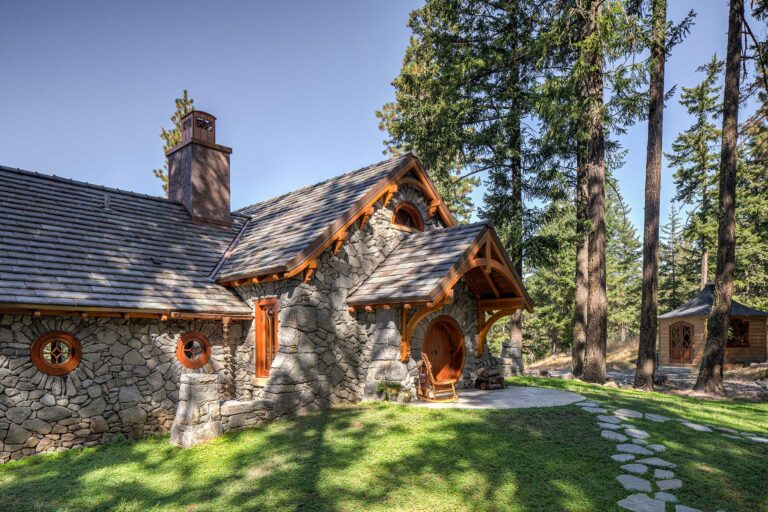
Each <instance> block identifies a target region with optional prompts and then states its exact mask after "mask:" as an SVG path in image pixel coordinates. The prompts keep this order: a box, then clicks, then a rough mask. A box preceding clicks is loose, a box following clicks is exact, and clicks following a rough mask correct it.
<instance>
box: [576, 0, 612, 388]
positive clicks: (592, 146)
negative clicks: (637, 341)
mask: <svg viewBox="0 0 768 512" xmlns="http://www.w3.org/2000/svg"><path fill="white" fill-rule="evenodd" d="M589 10H590V12H589V19H588V20H587V34H590V35H591V34H593V33H594V32H595V31H597V24H598V21H599V18H600V15H601V10H602V1H600V0H595V1H593V2H590V8H589ZM582 58H584V60H585V62H586V63H587V65H588V66H589V71H587V72H586V76H585V77H584V79H583V80H582V83H581V87H582V97H583V98H584V99H585V100H586V105H585V113H584V116H585V117H584V125H585V132H586V135H587V140H586V149H587V151H586V157H587V161H586V166H587V191H588V194H589V201H588V205H587V208H588V210H587V216H588V218H589V220H590V221H591V222H592V226H591V231H590V233H589V254H588V261H589V264H588V272H589V277H588V280H587V282H588V291H589V300H588V302H587V304H588V307H587V349H586V361H585V363H584V380H586V381H587V382H597V383H600V384H603V383H604V382H605V351H606V342H607V324H608V322H607V312H608V311H607V306H608V300H607V296H606V275H605V274H606V272H605V132H604V127H603V55H602V52H601V50H600V48H599V45H596V47H595V48H592V49H590V50H589V53H588V54H586V55H584V56H583V57H582Z"/></svg>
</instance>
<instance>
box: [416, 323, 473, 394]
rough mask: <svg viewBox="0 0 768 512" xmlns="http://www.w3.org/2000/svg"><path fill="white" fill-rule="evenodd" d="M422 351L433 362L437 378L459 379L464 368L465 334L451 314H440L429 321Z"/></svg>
mask: <svg viewBox="0 0 768 512" xmlns="http://www.w3.org/2000/svg"><path fill="white" fill-rule="evenodd" d="M422 352H424V353H425V354H427V357H428V358H429V362H430V363H431V364H432V374H433V375H434V377H435V379H436V380H447V379H458V378H460V377H461V372H462V370H463V369H464V335H463V334H462V332H461V328H460V327H459V324H458V323H456V320H454V319H453V318H451V317H450V316H447V315H443V316H438V317H437V318H435V319H433V320H432V321H431V322H429V325H428V326H427V331H426V333H425V334H424V345H423V347H422Z"/></svg>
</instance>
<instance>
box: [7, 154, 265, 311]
mask: <svg viewBox="0 0 768 512" xmlns="http://www.w3.org/2000/svg"><path fill="white" fill-rule="evenodd" d="M0 190H2V195H0V304H15V305H19V304H24V305H40V306H43V307H51V306H60V307H67V308H70V307H74V308H117V309H121V310H123V309H125V310H131V309H140V310H159V311H179V312H206V313H229V314H249V313H250V309H249V308H248V307H247V306H246V305H245V303H243V302H242V300H240V298H239V297H238V296H237V295H236V294H235V293H234V292H233V291H232V290H229V289H227V288H225V287H223V286H220V285H218V284H216V283H215V282H213V281H212V280H210V279H209V278H208V276H209V275H210V273H211V271H212V270H213V269H214V267H215V266H216V263H217V262H218V261H219V259H220V258H221V255H222V254H223V253H224V252H225V251H226V250H227V247H229V245H230V243H231V242H232V240H233V239H234V238H235V236H236V235H237V233H238V231H239V230H240V228H241V227H242V225H243V223H244V222H245V217H244V216H241V215H236V216H234V217H233V219H232V225H231V227H230V228H229V229H222V228H220V227H213V226H208V225H203V224H196V223H194V222H192V221H191V219H190V217H189V214H188V213H187V211H186V210H185V209H184V207H183V206H181V205H180V204H178V203H175V202H173V201H170V200H167V199H165V198H158V197H153V196H146V195H142V194H136V193H133V192H126V191H122V190H117V189H111V188H106V187H101V186H97V185H90V184H87V183H82V182H77V181H73V180H68V179H64V178H59V177H55V176H49V175H44V174H38V173H33V172H29V171H22V170H18V169H11V168H9V167H3V166H0Z"/></svg>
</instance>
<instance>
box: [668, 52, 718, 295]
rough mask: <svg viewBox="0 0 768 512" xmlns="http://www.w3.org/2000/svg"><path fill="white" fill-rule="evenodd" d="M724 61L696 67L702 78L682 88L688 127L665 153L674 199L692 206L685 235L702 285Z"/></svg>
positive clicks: (713, 226) (713, 230) (712, 231)
mask: <svg viewBox="0 0 768 512" xmlns="http://www.w3.org/2000/svg"><path fill="white" fill-rule="evenodd" d="M722 70H723V63H722V61H720V60H718V58H717V55H714V56H712V59H711V60H710V61H709V63H707V64H706V65H705V66H702V67H700V68H699V71H700V72H703V73H704V74H705V76H704V79H703V80H702V81H701V82H700V83H699V84H698V85H696V86H694V87H690V88H688V87H683V88H682V94H681V95H680V104H681V105H683V106H684V107H685V108H686V110H687V111H688V114H689V115H690V116H692V117H693V119H694V123H693V124H692V125H691V127H690V128H688V129H687V130H685V131H684V132H682V133H680V134H679V135H678V136H677V137H676V138H675V140H674V142H673V143H672V152H671V153H668V154H667V158H668V160H669V166H670V167H671V168H672V169H674V170H675V175H674V182H675V189H676V191H677V193H676V196H675V200H676V201H681V202H682V203H683V204H684V205H687V206H690V207H691V208H692V214H691V217H690V221H689V222H688V223H686V227H685V236H686V238H687V239H688V240H689V241H690V242H691V243H692V244H694V245H695V246H696V247H697V249H698V254H699V261H700V275H701V278H700V282H699V288H702V287H703V286H704V284H706V282H707V281H708V280H709V279H708V275H709V272H708V268H709V261H710V258H711V254H712V249H714V247H715V239H716V237H717V190H718V188H717V183H718V176H719V168H718V167H719V153H718V150H719V148H718V144H719V141H720V136H721V135H720V129H719V128H718V127H717V126H716V125H715V123H714V120H715V119H716V118H717V117H718V116H719V115H720V111H721V109H722V105H721V102H720V93H721V87H720V85H719V81H720V78H721V77H722Z"/></svg>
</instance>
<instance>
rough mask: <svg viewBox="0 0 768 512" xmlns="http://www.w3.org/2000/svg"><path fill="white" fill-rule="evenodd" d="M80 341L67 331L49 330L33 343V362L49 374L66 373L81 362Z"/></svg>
mask: <svg viewBox="0 0 768 512" xmlns="http://www.w3.org/2000/svg"><path fill="white" fill-rule="evenodd" d="M81 354H82V350H81V347H80V342H79V341H78V340H77V338H75V337H74V336H72V335H71V334H69V333H66V332H48V333H45V334H43V335H42V336H40V337H39V338H38V339H37V340H35V342H34V343H33V344H32V362H33V363H34V365H35V366H37V368H38V369H39V370H40V371H41V372H43V373H47V374H48V375H66V374H68V373H69V372H71V371H72V370H74V369H75V368H77V365H79V364H80V357H81Z"/></svg>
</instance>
